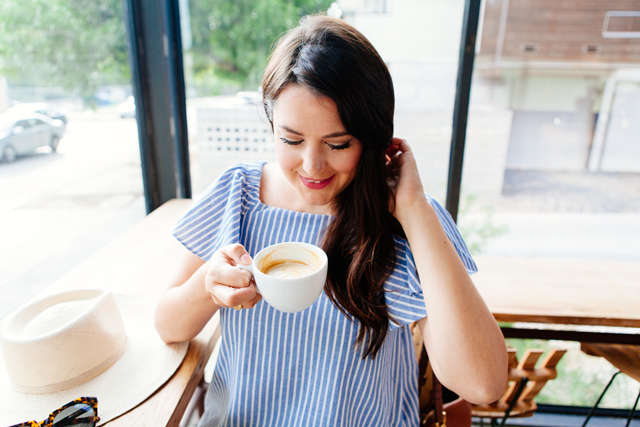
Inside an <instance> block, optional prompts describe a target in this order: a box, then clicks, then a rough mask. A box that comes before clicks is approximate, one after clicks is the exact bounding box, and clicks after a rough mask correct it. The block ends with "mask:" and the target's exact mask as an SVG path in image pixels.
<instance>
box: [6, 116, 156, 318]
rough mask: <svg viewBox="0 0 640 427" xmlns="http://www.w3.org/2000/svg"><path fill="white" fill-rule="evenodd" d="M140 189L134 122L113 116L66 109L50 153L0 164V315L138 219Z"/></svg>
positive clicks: (141, 214) (141, 212)
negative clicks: (56, 145)
mask: <svg viewBox="0 0 640 427" xmlns="http://www.w3.org/2000/svg"><path fill="white" fill-rule="evenodd" d="M142 193H143V190H142V174H141V170H140V154H139V149H138V134H137V126H136V122H135V120H134V119H120V118H118V117H117V116H116V115H115V114H113V113H98V112H91V111H90V112H81V113H72V114H70V116H69V123H68V125H67V129H66V131H65V135H64V137H63V138H62V140H61V142H60V146H59V148H58V152H56V153H51V152H50V150H49V148H42V149H41V151H40V152H38V153H36V154H35V155H33V156H28V157H21V158H18V159H17V160H16V161H15V162H14V163H11V164H4V163H3V164H0V236H1V239H0V260H2V261H1V262H0V264H1V265H2V267H1V268H0V271H1V274H0V292H2V298H1V299H0V319H1V318H3V317H4V316H5V315H7V314H8V313H9V312H11V311H12V310H14V309H15V308H16V307H17V306H19V305H20V304H23V303H24V302H26V301H28V300H29V299H30V298H32V297H33V296H34V295H35V294H37V293H38V292H40V291H41V290H42V289H44V288H45V287H47V286H48V285H49V284H51V283H52V282H54V281H55V280H56V279H58V278H59V277H61V276H62V275H63V274H64V273H65V272H67V271H69V269H71V268H73V267H74V266H75V265H77V264H79V263H80V262H81V261H83V260H84V259H86V258H87V257H88V256H90V255H91V254H93V253H95V252H96V251H97V250H98V249H100V248H101V247H102V246H104V245H105V244H107V243H108V242H110V241H111V240H113V239H114V238H115V237H117V236H118V235H119V234H120V233H122V232H123V231H124V230H126V229H127V228H129V227H130V226H132V225H133V224H135V223H136V222H137V221H139V220H140V219H142V218H143V217H144V216H145V207H144V198H143V194H142ZM90 285H91V284H87V286H90Z"/></svg>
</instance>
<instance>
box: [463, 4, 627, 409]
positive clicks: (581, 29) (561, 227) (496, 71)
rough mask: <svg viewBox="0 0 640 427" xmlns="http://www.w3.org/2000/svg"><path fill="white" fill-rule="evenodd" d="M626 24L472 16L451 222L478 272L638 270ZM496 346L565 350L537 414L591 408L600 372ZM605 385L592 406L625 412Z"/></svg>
mask: <svg viewBox="0 0 640 427" xmlns="http://www.w3.org/2000/svg"><path fill="white" fill-rule="evenodd" d="M630 11H634V12H633V13H631V12H630ZM629 14H631V16H628V15H629ZM618 15H620V16H622V17H623V18H625V19H627V18H629V19H628V20H627V21H624V22H626V23H623V20H622V19H620V20H618V19H617V18H618V17H620V16H618ZM637 15H638V2H634V1H614V0H609V1H599V2H575V1H564V0H561V1H555V2H546V1H545V2H535V1H528V0H511V1H502V0H486V1H484V2H483V3H482V10H481V23H480V28H479V36H478V39H477V45H476V60H475V66H474V75H473V86H472V94H471V98H472V100H471V105H470V113H469V123H468V129H467V141H466V147H465V160H464V170H463V182H462V199H461V203H460V205H461V211H460V215H459V219H460V221H459V222H460V226H461V230H462V232H463V235H464V236H465V240H466V241H467V243H468V244H469V246H470V248H471V250H472V252H473V253H474V254H475V255H478V258H479V259H480V258H481V257H524V258H527V257H536V258H565V259H589V260H612V261H637V260H639V259H640V243H639V242H638V239H637V236H638V235H640V197H638V195H639V194H640V146H639V145H638V144H637V140H638V138H637V132H638V130H639V129H638V123H640V73H639V68H638V64H639V61H640V39H639V38H637V33H634V31H637V30H636V29H635V28H636V27H635V25H636V23H637V22H638V21H637V18H635V17H634V16H637ZM612 17H614V18H616V19H613V18H612ZM610 18H611V19H610ZM631 18H633V19H631ZM623 24H624V25H623ZM532 292H535V290H532ZM570 303H571V302H570V301H567V304H570ZM535 327H540V328H544V327H545V325H535ZM568 327H569V326H567V328H568ZM586 329H587V330H589V327H586ZM510 345H513V346H516V347H518V348H519V350H521V352H523V351H524V348H525V345H530V346H532V348H543V349H544V348H548V347H553V346H559V347H564V348H569V352H568V353H567V354H566V355H565V356H564V358H563V360H562V361H561V362H560V365H559V367H558V370H559V375H558V378H557V379H555V380H553V381H551V382H549V383H548V384H547V385H545V387H544V388H543V389H542V391H541V392H540V395H539V398H538V399H537V401H538V402H539V403H553V404H562V405H577V406H592V405H593V404H594V403H595V400H596V399H597V396H598V395H599V393H600V392H601V391H602V390H603V389H604V386H605V385H606V383H607V382H608V381H609V379H610V377H611V374H612V373H613V371H614V368H613V367H612V366H611V365H610V364H609V363H608V362H606V361H605V360H603V359H600V358H596V357H592V356H587V355H586V354H584V353H582V352H581V351H580V345H579V343H558V342H542V341H537V342H527V343H525V342H522V341H515V340H510ZM614 384H618V385H615V386H614V388H613V389H612V390H610V391H609V392H608V393H607V396H605V399H604V400H603V403H602V404H601V406H605V407H606V406H609V407H624V408H629V407H630V406H631V405H633V401H634V400H635V399H634V397H635V396H636V395H637V383H634V381H633V380H631V379H629V378H628V377H626V376H620V377H618V378H617V379H616V383H614ZM616 388H617V389H618V391H616ZM634 390H635V391H634ZM609 393H611V394H610V395H609ZM622 395H624V396H625V397H624V398H623V397H622Z"/></svg>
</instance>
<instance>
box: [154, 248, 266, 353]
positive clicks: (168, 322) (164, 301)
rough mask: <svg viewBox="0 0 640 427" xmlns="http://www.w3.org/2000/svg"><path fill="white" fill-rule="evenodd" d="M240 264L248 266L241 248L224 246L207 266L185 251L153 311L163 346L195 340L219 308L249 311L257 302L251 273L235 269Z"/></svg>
mask: <svg viewBox="0 0 640 427" xmlns="http://www.w3.org/2000/svg"><path fill="white" fill-rule="evenodd" d="M247 257H248V258H247ZM239 263H242V264H249V263H251V257H249V254H247V252H246V251H245V249H244V247H243V246H242V245H229V246H226V247H224V248H222V249H220V250H219V251H217V252H216V253H215V254H214V255H213V256H212V257H211V260H210V261H208V262H205V261H203V260H202V259H201V258H199V257H198V256H196V255H194V254H192V253H191V252H189V251H187V250H186V249H185V255H184V256H183V259H182V261H181V263H180V265H179V266H178V270H177V273H176V275H175V277H174V278H173V279H172V280H171V282H170V283H169V286H168V288H167V290H166V291H165V292H164V293H163V294H162V296H161V297H160V300H159V302H158V305H157V307H156V314H155V325H156V329H157V331H158V333H159V334H160V337H161V338H162V340H163V341H164V342H166V343H167V344H169V343H172V342H181V341H187V340H190V339H191V338H193V337H195V336H196V335H198V333H200V331H201V330H202V328H204V327H205V325H206V324H207V322H208V321H209V319H211V317H212V316H213V315H214V314H215V313H216V311H218V308H220V307H235V306H237V305H239V304H242V306H243V308H252V307H253V306H254V305H255V304H257V303H258V301H260V299H261V298H262V297H261V296H260V294H257V292H256V291H257V290H256V286H255V284H254V283H253V281H252V279H251V273H249V272H248V271H245V270H240V269H239V268H236V267H235V265H237V264H239Z"/></svg>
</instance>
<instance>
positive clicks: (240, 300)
mask: <svg viewBox="0 0 640 427" xmlns="http://www.w3.org/2000/svg"><path fill="white" fill-rule="evenodd" d="M257 291H258V290H257V288H256V285H254V284H251V286H249V287H247V288H232V287H229V286H224V285H218V286H214V287H213V288H212V290H211V295H212V297H213V298H214V302H215V300H216V299H217V300H218V301H219V302H220V304H219V305H220V306H222V307H235V306H237V305H239V304H242V306H243V307H244V306H245V304H249V303H250V302H251V301H253V300H254V299H255V298H256V296H257V295H260V294H258V293H257ZM258 301H259V299H258ZM256 302H257V301H256ZM254 305H255V304H254ZM251 307H253V305H252V306H251Z"/></svg>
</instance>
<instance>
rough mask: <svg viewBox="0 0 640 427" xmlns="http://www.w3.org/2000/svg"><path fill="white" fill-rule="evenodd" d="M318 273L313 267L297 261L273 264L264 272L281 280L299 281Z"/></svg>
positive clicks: (280, 261)
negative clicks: (298, 279)
mask: <svg viewBox="0 0 640 427" xmlns="http://www.w3.org/2000/svg"><path fill="white" fill-rule="evenodd" d="M315 272H316V269H315V268H313V267H312V266H310V265H308V264H305V263H303V262H300V261H295V260H279V261H278V262H272V263H270V264H269V266H268V267H267V268H266V269H264V270H263V273H264V274H266V275H267V276H271V277H278V278H280V279H297V278H300V277H304V276H308V275H310V274H313V273H315Z"/></svg>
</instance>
